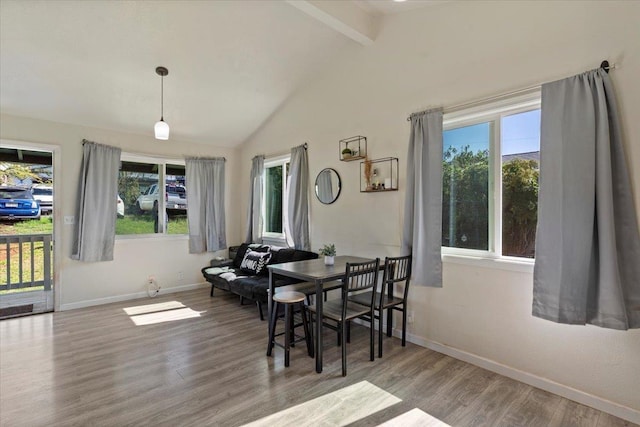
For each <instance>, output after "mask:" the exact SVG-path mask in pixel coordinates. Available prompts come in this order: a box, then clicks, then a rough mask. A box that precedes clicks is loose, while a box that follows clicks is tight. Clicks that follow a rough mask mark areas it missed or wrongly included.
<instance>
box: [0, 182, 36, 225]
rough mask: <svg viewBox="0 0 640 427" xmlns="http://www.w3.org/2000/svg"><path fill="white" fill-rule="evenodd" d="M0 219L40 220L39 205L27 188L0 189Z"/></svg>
mask: <svg viewBox="0 0 640 427" xmlns="http://www.w3.org/2000/svg"><path fill="white" fill-rule="evenodd" d="M0 219H10V220H15V219H40V205H39V203H38V201H37V200H35V199H34V198H33V194H31V191H30V190H29V189H28V188H23V187H0Z"/></svg>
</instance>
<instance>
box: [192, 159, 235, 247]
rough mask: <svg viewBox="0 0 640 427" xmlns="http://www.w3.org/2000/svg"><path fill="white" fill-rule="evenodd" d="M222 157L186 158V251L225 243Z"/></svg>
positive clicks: (222, 245)
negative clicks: (187, 240)
mask: <svg viewBox="0 0 640 427" xmlns="http://www.w3.org/2000/svg"><path fill="white" fill-rule="evenodd" d="M224 164H225V159H224V158H213V159H206V158H188V159H186V161H185V166H186V171H185V175H186V176H185V183H186V188H187V200H188V203H189V209H187V222H188V224H189V253H192V254H197V253H202V252H213V251H217V250H220V249H224V248H226V247H227V237H226V231H225V213H224Z"/></svg>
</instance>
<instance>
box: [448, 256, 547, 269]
mask: <svg viewBox="0 0 640 427" xmlns="http://www.w3.org/2000/svg"><path fill="white" fill-rule="evenodd" d="M442 262H444V263H447V264H462V265H471V266H474V267H482V268H490V269H495V270H506V271H517V272H520V273H529V274H533V265H534V260H525V259H522V260H519V259H514V258H484V257H475V256H468V255H452V254H442Z"/></svg>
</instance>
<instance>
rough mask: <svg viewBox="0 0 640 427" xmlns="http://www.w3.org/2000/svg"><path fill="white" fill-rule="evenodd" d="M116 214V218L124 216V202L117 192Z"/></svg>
mask: <svg viewBox="0 0 640 427" xmlns="http://www.w3.org/2000/svg"><path fill="white" fill-rule="evenodd" d="M116 214H117V215H118V218H124V202H123V201H122V199H121V198H120V195H119V194H118V199H117V205H116Z"/></svg>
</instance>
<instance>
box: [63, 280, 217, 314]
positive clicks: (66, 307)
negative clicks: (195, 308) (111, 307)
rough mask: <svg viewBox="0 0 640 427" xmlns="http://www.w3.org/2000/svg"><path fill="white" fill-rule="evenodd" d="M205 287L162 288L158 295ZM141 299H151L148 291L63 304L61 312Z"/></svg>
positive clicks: (194, 284)
mask: <svg viewBox="0 0 640 427" xmlns="http://www.w3.org/2000/svg"><path fill="white" fill-rule="evenodd" d="M204 286H209V283H207V282H202V283H193V284H190V285H180V286H173V287H171V288H161V289H160V293H159V294H158V295H165V294H172V293H175V292H184V291H190V290H192V289H198V288H201V287H204ZM139 298H149V295H148V294H147V292H146V291H142V292H135V293H132V294H124V295H114V296H112V297H105V298H98V299H92V300H86V301H78V302H72V303H69V304H61V305H60V311H66V310H75V309H76V308H85V307H93V306H95V305H102V304H110V303H113V302H121V301H129V300H133V299H139Z"/></svg>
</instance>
